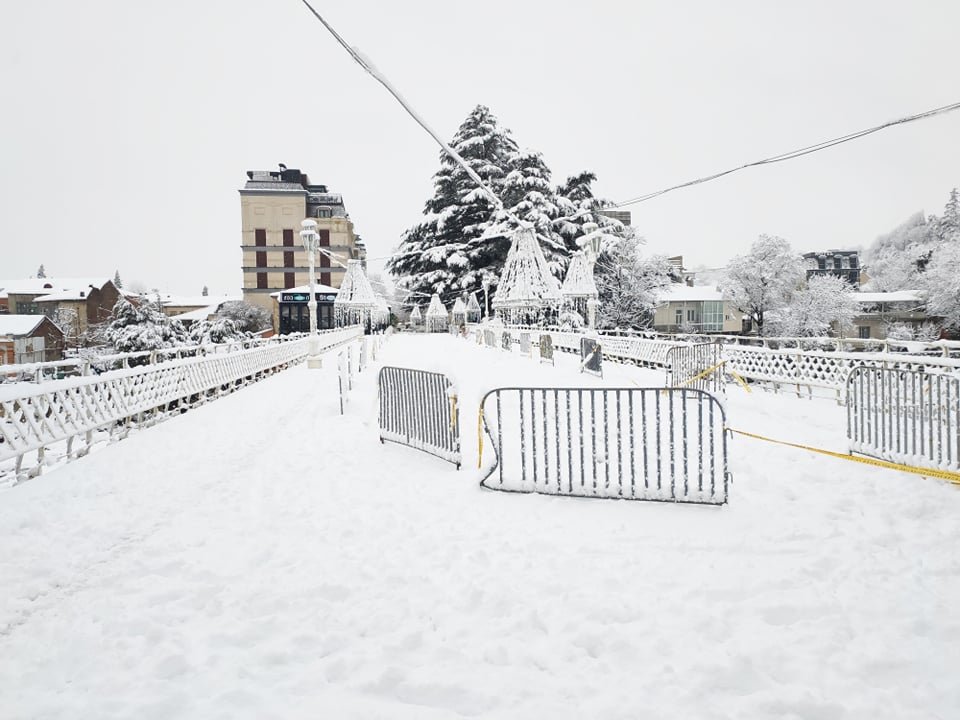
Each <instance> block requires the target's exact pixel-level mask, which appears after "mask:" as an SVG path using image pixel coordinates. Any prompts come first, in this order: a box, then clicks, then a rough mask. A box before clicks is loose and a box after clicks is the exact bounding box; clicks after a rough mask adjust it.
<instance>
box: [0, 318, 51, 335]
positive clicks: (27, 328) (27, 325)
mask: <svg viewBox="0 0 960 720" xmlns="http://www.w3.org/2000/svg"><path fill="white" fill-rule="evenodd" d="M45 317H46V315H0V336H4V337H13V336H16V335H29V334H30V333H32V332H33V331H34V330H35V329H36V327H37V325H39V324H40V323H42V322H43V320H44V318H45Z"/></svg>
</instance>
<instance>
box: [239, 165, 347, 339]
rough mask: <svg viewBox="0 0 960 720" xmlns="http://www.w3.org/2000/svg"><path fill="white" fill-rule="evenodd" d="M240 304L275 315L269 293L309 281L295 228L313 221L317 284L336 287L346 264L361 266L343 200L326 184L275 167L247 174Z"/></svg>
mask: <svg viewBox="0 0 960 720" xmlns="http://www.w3.org/2000/svg"><path fill="white" fill-rule="evenodd" d="M240 217H241V227H242V230H241V233H242V239H241V243H240V245H241V250H242V252H243V299H244V300H245V301H247V302H249V303H253V304H255V305H259V306H260V307H263V308H265V309H266V310H269V311H270V312H271V313H272V314H273V315H274V327H276V324H277V323H276V317H277V310H276V303H275V300H274V298H271V296H270V295H271V293H277V292H278V291H282V290H286V289H288V288H295V287H299V286H302V285H307V284H308V283H309V282H310V277H309V270H308V261H307V253H306V252H305V251H304V249H303V244H302V243H301V241H300V230H301V227H300V223H301V222H302V221H303V220H304V219H306V218H308V217H309V218H313V219H314V220H316V221H317V233H318V235H319V236H320V249H321V252H319V253H318V254H317V258H316V282H317V283H318V284H320V285H326V286H329V287H334V288H339V287H340V283H341V282H342V281H343V275H344V272H345V270H346V265H347V260H351V259H354V260H361V261H363V262H364V265H366V262H365V261H366V251H365V249H364V247H363V242H362V241H361V239H360V237H359V236H357V235H355V234H354V231H353V222H352V221H351V220H350V217H349V216H348V215H347V212H346V208H345V207H344V204H343V197H342V196H341V195H339V194H337V193H331V192H329V191H328V190H327V186H326V185H311V184H310V180H309V178H308V177H307V175H306V173H303V172H300V170H296V169H292V168H287V167H286V166H285V165H280V169H279V170H248V171H247V182H246V184H245V185H244V186H243V188H241V190H240Z"/></svg>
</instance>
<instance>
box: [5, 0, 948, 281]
mask: <svg viewBox="0 0 960 720" xmlns="http://www.w3.org/2000/svg"><path fill="white" fill-rule="evenodd" d="M315 7H316V8H317V10H318V11H319V12H320V13H321V14H323V15H324V16H325V17H326V18H327V20H328V21H329V22H330V23H331V24H333V26H334V27H335V28H336V29H337V30H338V31H339V32H340V34H341V35H342V36H343V37H344V38H345V39H346V40H347V42H349V43H350V44H351V45H354V46H356V47H358V48H359V49H360V50H361V51H362V52H363V53H364V54H365V55H366V56H368V57H369V58H370V59H371V60H372V61H373V62H374V63H375V64H376V65H377V67H378V68H379V69H380V71H381V72H382V73H383V74H384V75H386V77H387V78H389V80H390V81H391V82H392V84H393V85H394V86H395V87H396V88H397V89H398V90H399V91H400V92H401V93H402V94H403V95H404V96H405V97H406V98H407V100H408V101H409V102H410V103H411V104H412V105H413V106H414V107H415V108H416V110H417V111H418V112H419V113H420V115H421V116H422V117H423V118H424V119H426V121H427V122H428V123H429V124H430V125H431V126H432V127H433V128H434V129H435V130H436V131H437V132H438V133H439V134H440V135H441V136H442V137H444V138H446V139H450V138H452V136H453V134H454V133H455V132H456V130H457V128H458V127H459V125H460V123H461V122H462V121H463V119H464V118H465V117H466V115H467V113H468V112H469V111H470V110H471V109H472V108H473V107H474V106H475V105H477V104H478V103H482V104H485V105H487V106H489V107H490V109H491V110H492V111H493V112H494V114H495V115H497V117H498V118H499V119H500V122H501V124H502V125H504V126H505V127H507V128H510V129H511V130H512V132H513V136H514V139H515V140H516V141H517V142H518V143H519V144H520V146H521V147H528V148H532V149H535V150H539V151H540V152H542V153H543V155H544V158H545V160H546V162H547V164H548V165H549V166H550V168H551V169H552V171H553V173H554V180H555V181H557V182H559V181H561V180H563V179H564V178H565V177H566V176H568V175H570V174H573V173H575V172H578V171H581V170H592V171H593V172H595V173H596V174H597V176H598V182H597V183H596V186H595V187H596V190H597V192H598V194H599V195H601V196H602V197H605V198H608V199H610V200H613V201H622V200H626V199H629V198H632V197H635V196H638V195H641V194H643V193H646V192H650V191H653V190H657V189H659V188H661V187H665V186H668V185H672V184H675V183H678V182H682V181H685V180H688V179H692V178H695V177H698V176H701V175H706V174H709V173H713V172H716V171H719V170H724V169H726V168H728V167H732V166H736V165H741V164H743V163H745V162H748V161H752V160H756V159H759V158H762V157H766V156H769V155H773V154H778V153H781V152H784V151H787V150H792V149H794V148H798V147H802V146H806V145H809V144H812V143H815V142H818V141H821V140H825V139H828V138H832V137H835V136H839V135H844V134H847V133H849V132H852V131H855V130H859V129H862V128H866V127H871V126H874V125H877V124H880V123H882V122H885V121H888V120H892V119H895V118H898V117H902V116H905V115H910V114H914V113H917V112H920V111H923V110H927V109H930V108H934V107H938V106H942V105H947V104H949V103H951V102H956V101H957V100H960V86H958V84H957V55H956V53H957V45H956V42H957V41H956V38H957V35H956V29H957V27H960V2H957V0H926V1H923V0H920V1H913V2H887V1H883V0H879V1H878V0H848V1H837V0H832V1H820V0H803V2H799V1H798V2H786V1H777V2H769V1H763V0H757V1H755V2H747V1H742V2H737V1H735V0H734V1H732V2H722V3H720V2H716V1H715V0H700V1H690V2H667V1H664V2H632V3H630V2H624V1H623V0H593V1H592V2H591V3H582V2H577V3H573V2H568V1H567V0H559V1H554V2H546V1H545V0H544V1H542V2H540V1H538V2H534V1H532V0H531V1H528V0H509V1H508V0H488V1H487V2H483V3H458V2H451V1H450V0H408V1H407V2H402V3H400V2H396V3H395V2H385V1H384V2H364V1H363V0H351V1H350V2H338V3H331V2H323V1H322V0H317V2H316V3H315ZM0 74H2V75H0V79H2V82H0V87H2V89H3V90H2V92H3V110H2V112H0V142H2V146H3V152H2V156H0V203H2V210H3V217H4V226H3V231H2V245H0V278H2V279H11V278H20V277H28V276H31V275H33V274H34V273H35V272H36V270H37V267H38V266H39V265H40V264H41V263H43V264H44V265H45V267H46V270H47V274H48V275H52V276H57V275H60V276H68V275H83V276H86V275H94V276H95V275H101V276H112V275H113V272H114V270H119V271H120V275H121V277H122V278H123V279H124V281H125V282H127V283H128V284H130V283H131V282H134V281H136V282H138V283H142V284H143V285H144V286H146V287H157V288H159V289H160V290H162V291H167V292H173V293H179V294H196V293H199V291H200V289H201V288H202V287H203V286H204V285H208V286H209V288H210V291H211V293H212V294H222V293H239V289H240V286H241V284H242V275H241V270H240V267H241V253H240V247H239V246H240V197H239V194H238V193H237V190H238V189H239V188H240V187H242V185H243V183H244V181H245V179H246V177H245V171H246V170H249V169H276V167H277V163H285V164H286V165H288V166H290V167H299V168H300V169H302V170H303V171H305V172H307V173H308V174H309V176H310V179H311V181H312V182H314V183H324V184H327V185H328V186H329V188H330V190H331V191H333V192H340V193H343V195H344V200H345V203H346V206H347V210H348V212H349V213H350V216H351V218H352V219H353V221H354V223H355V229H356V231H357V232H358V233H359V234H361V235H362V236H363V238H364V240H365V241H366V243H367V247H368V251H369V255H370V257H371V258H373V260H372V261H371V263H370V265H371V269H372V270H374V271H376V270H377V269H379V268H381V267H382V264H383V263H382V258H384V257H385V256H387V255H388V254H389V253H390V252H391V250H392V249H393V248H394V247H395V246H396V244H397V242H398V241H399V238H400V235H401V233H402V232H403V230H404V229H406V228H407V227H409V226H411V225H413V224H414V223H416V222H417V221H418V218H419V217H420V213H421V211H422V209H423V204H424V202H425V201H426V200H427V199H428V197H430V195H431V194H432V181H431V178H432V175H433V174H434V172H436V170H437V169H438V167H439V160H438V153H439V148H438V147H437V146H436V145H435V144H434V142H433V140H431V139H430V137H429V136H428V135H427V134H426V133H425V132H424V131H423V130H422V129H421V128H419V127H418V126H417V125H416V124H415V123H414V122H413V120H411V119H410V118H409V117H408V116H407V115H406V114H405V113H404V112H403V110H402V108H401V107H400V106H399V105H398V104H397V103H396V101H395V100H394V99H393V98H392V97H390V96H389V95H388V94H387V92H386V91H385V90H384V89H383V88H382V87H381V86H380V85H379V84H377V83H376V82H375V81H374V80H373V78H371V77H370V76H369V75H367V74H366V73H365V72H363V70H362V69H361V68H360V67H359V66H358V65H357V64H356V63H354V62H353V60H351V59H350V58H349V56H348V55H347V54H346V53H345V52H344V51H343V49H342V48H340V46H339V45H337V44H336V43H335V41H334V40H333V38H331V37H330V36H329V35H328V34H327V32H326V30H325V29H324V28H323V26H322V25H320V24H319V23H318V22H317V21H316V20H315V19H314V18H313V17H312V15H310V14H309V12H308V11H307V9H306V8H305V7H304V6H303V4H302V3H301V2H300V0H269V1H268V0H261V1H259V2H255V1H254V0H203V1H202V2H196V0H190V1H188V0H167V1H165V2H162V3H149V4H145V3H139V2H129V0H88V1H86V2H75V1H71V2H67V1H66V0H50V1H49V2H41V1H40V0H36V1H33V2H20V3H9V7H7V8H5V12H4V22H3V24H2V27H0ZM958 185H960V111H957V112H953V113H950V114H947V115H944V116H940V117H937V118H934V119H930V120H924V121H921V122H916V123H912V124H909V125H905V126H900V127H895V128H891V129H888V130H885V131H883V132H880V133H877V134H875V135H871V136H869V137H867V138H864V139H861V140H857V141H855V142H852V143H848V144H845V145H843V146H840V147H837V148H833V149H829V150H825V151H823V152H820V153H817V154H814V155H811V156H808V157H804V158H801V159H799V160H793V161H790V162H786V163H781V164H778V165H774V166H770V167H764V168H754V169H748V170H745V171H743V172H740V173H737V174H735V175H733V176H730V177H727V178H723V179H720V180H718V181H715V182H711V183H708V184H705V185H701V186H698V187H696V188H693V189H688V190H680V191H677V192H675V193H672V194H669V195H666V196H663V197H660V198H656V199H654V200H651V201H649V202H646V203H643V204H640V205H634V206H631V207H628V208H625V209H629V210H631V211H632V212H633V220H634V225H635V226H636V227H637V228H638V229H639V230H640V232H641V233H642V234H643V235H644V236H645V237H646V238H647V241H648V243H647V246H646V249H645V252H646V253H665V254H671V255H672V254H682V255H683V256H684V259H685V262H686V264H687V266H688V267H695V266H699V265H705V266H708V267H714V266H720V265H723V264H725V263H726V261H727V260H728V259H729V258H730V257H732V256H733V255H736V254H739V253H743V252H746V250H747V249H748V248H749V245H750V243H751V242H752V241H753V240H754V239H755V238H756V237H757V235H758V234H760V233H770V234H776V235H781V236H782V237H785V238H786V239H787V240H789V241H790V243H791V244H792V246H793V247H794V249H795V250H797V251H798V252H803V251H809V250H825V249H828V248H835V247H843V248H849V247H858V246H867V245H869V244H870V243H871V242H872V241H873V239H874V238H875V237H876V236H877V235H878V234H880V233H883V232H887V231H889V230H890V229H892V228H893V227H894V226H895V225H897V224H898V223H900V222H901V221H902V220H904V219H906V217H908V216H909V215H910V214H911V213H914V212H916V211H919V210H923V211H925V212H927V213H931V212H936V213H938V214H939V213H940V212H941V211H942V208H943V205H944V203H945V202H946V200H947V196H948V193H949V191H950V189H951V188H952V187H955V186H958Z"/></svg>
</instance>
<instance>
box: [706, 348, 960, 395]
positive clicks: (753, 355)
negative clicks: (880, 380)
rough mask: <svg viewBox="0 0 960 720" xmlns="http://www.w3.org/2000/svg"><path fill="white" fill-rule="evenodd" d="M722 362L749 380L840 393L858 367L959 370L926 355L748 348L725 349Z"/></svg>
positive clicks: (951, 361) (946, 360)
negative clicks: (853, 370) (725, 362)
mask: <svg viewBox="0 0 960 720" xmlns="http://www.w3.org/2000/svg"><path fill="white" fill-rule="evenodd" d="M723 358H724V359H725V360H726V361H727V364H726V370H727V371H728V372H729V371H733V372H735V373H736V374H737V375H739V376H740V377H742V378H744V379H747V380H754V381H760V382H769V383H772V384H774V386H779V385H796V386H799V387H806V388H818V387H819V388H827V389H829V390H833V391H836V393H837V397H838V398H840V399H842V396H841V395H842V394H841V391H842V390H843V389H844V387H845V386H846V382H847V377H848V376H849V374H850V371H851V370H852V369H853V368H854V367H856V366H859V365H865V366H867V367H878V368H894V369H900V370H921V371H922V370H933V369H937V370H939V371H943V370H946V371H950V370H955V369H960V360H957V359H952V358H945V357H927V356H924V355H899V354H892V353H848V352H826V351H813V350H797V349H780V350H774V349H772V348H763V347H748V346H744V345H726V346H724V348H723Z"/></svg>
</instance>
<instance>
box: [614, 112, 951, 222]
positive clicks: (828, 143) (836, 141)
mask: <svg viewBox="0 0 960 720" xmlns="http://www.w3.org/2000/svg"><path fill="white" fill-rule="evenodd" d="M958 108H960V102H955V103H952V104H950V105H944V106H943V107H938V108H934V109H933V110H927V111H926V112H922V113H917V114H916V115H909V116H908V117H903V118H900V119H898V120H891V121H890V122H886V123H883V124H882V125H877V126H876V127H872V128H868V129H866V130H858V131H857V132H853V133H850V134H849V135H844V136H842V137H838V138H833V139H832V140H824V141H823V142H819V143H817V144H816V145H808V146H807V147H805V148H800V149H798V150H791V151H790V152H785V153H782V154H780V155H774V156H773V157H769V158H764V159H763V160H755V161H754V162H749V163H747V164H746V165H741V166H739V167H735V168H731V169H729V170H724V171H723V172H718V173H714V174H713V175H707V176H706V177H702V178H697V179H696V180H690V181H688V182H685V183H680V184H679V185H674V186H673V187H668V188H664V189H663V190H657V191H656V192H652V193H647V194H646V195H640V196H639V197H635V198H633V199H631V200H625V201H623V202H620V203H616V204H614V205H611V206H609V208H608V209H613V208H619V207H625V206H627V205H634V204H636V203H641V202H646V201H647V200H652V199H653V198H655V197H658V196H660V195H664V194H666V193H668V192H673V191H674V190H679V189H681V188H685V187H690V186H691V185H699V184H701V183H705V182H709V181H711V180H716V179H717V178H721V177H723V176H724V175H730V174H731V173H735V172H737V171H739V170H745V169H746V168H749V167H756V166H757V165H771V164H773V163H778V162H783V161H784V160H792V159H794V158H798V157H802V156H803V155H809V154H811V153H815V152H819V151H820V150H825V149H827V148H829V147H833V146H834V145H840V144H842V143H845V142H850V141H851V140H856V139H857V138H861V137H864V136H865V135H870V134H872V133H875V132H879V131H880V130H884V129H886V128H888V127H893V126H894V125H904V124H906V123H909V122H914V121H915V120H924V119H926V118H929V117H933V116H934V115H941V114H944V113H948V112H951V111H953V110H957V109H958Z"/></svg>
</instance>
